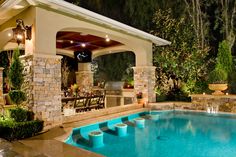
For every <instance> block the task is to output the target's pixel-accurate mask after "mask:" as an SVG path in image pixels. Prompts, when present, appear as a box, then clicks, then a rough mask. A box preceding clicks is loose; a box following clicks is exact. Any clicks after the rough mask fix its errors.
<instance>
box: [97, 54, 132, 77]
mask: <svg viewBox="0 0 236 157" xmlns="http://www.w3.org/2000/svg"><path fill="white" fill-rule="evenodd" d="M134 58H135V57H134V54H133V53H132V52H125V53H117V54H110V55H105V56H100V57H97V58H96V59H95V60H96V62H97V65H98V66H97V67H98V70H97V71H98V73H97V74H96V75H98V76H97V77H99V78H100V79H102V80H106V81H121V80H122V79H123V78H124V76H125V75H127V68H130V67H132V66H134Z"/></svg>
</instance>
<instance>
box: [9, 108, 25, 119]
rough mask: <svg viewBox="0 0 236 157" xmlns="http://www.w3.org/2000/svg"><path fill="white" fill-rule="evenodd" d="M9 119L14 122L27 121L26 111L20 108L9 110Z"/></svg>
mask: <svg viewBox="0 0 236 157" xmlns="http://www.w3.org/2000/svg"><path fill="white" fill-rule="evenodd" d="M9 111H10V117H11V118H12V119H13V120H14V121H16V122H25V121H27V119H28V114H27V112H28V111H27V110H25V109H22V108H20V107H17V108H13V109H10V110H9Z"/></svg>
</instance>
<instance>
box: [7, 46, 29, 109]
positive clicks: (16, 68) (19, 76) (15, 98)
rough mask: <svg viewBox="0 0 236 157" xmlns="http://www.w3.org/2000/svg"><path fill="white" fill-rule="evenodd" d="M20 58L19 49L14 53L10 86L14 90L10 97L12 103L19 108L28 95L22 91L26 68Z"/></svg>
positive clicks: (10, 71)
mask: <svg viewBox="0 0 236 157" xmlns="http://www.w3.org/2000/svg"><path fill="white" fill-rule="evenodd" d="M19 56H20V52H19V49H16V50H15V51H14V52H13V61H12V64H11V66H10V70H9V81H10V85H11V87H12V88H13V89H14V90H11V91H10V92H9V96H10V98H11V100H12V102H13V103H15V104H16V105H17V106H19V105H20V104H21V103H22V102H23V101H25V100H26V94H25V93H24V92H23V91H21V86H22V84H23V82H24V76H23V70H24V67H23V65H22V63H21V61H20V59H19Z"/></svg>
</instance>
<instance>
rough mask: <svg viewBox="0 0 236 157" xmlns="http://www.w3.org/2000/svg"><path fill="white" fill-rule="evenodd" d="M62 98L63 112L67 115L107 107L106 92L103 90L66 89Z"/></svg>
mask: <svg viewBox="0 0 236 157" xmlns="http://www.w3.org/2000/svg"><path fill="white" fill-rule="evenodd" d="M61 100H62V112H64V115H65V116H66V115H73V114H75V113H80V112H87V111H91V110H98V109H102V108H105V93H104V92H103V91H101V90H95V91H91V92H81V91H80V90H76V91H73V92H71V91H70V90H66V91H64V92H63V95H62V99H61ZM68 111H69V113H68Z"/></svg>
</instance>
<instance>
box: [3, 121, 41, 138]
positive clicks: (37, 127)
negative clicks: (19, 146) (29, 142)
mask: <svg viewBox="0 0 236 157" xmlns="http://www.w3.org/2000/svg"><path fill="white" fill-rule="evenodd" d="M42 130H43V121H40V120H34V121H26V122H15V121H12V120H4V121H0V137H1V138H4V139H6V140H9V141H12V140H17V139H23V138H27V137H31V136H34V135H35V134H36V133H38V132H40V131H42Z"/></svg>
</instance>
